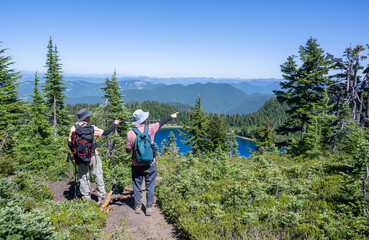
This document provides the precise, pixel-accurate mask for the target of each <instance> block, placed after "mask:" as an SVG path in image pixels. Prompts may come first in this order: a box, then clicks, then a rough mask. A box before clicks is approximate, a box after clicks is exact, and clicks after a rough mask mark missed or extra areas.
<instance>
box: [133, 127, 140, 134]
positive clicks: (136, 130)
mask: <svg viewBox="0 0 369 240" xmlns="http://www.w3.org/2000/svg"><path fill="white" fill-rule="evenodd" d="M132 130H133V131H134V132H135V133H136V135H139V134H141V132H140V131H138V129H137V128H136V127H135V128H133V129H132Z"/></svg>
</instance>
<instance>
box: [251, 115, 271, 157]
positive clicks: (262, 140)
mask: <svg viewBox="0 0 369 240" xmlns="http://www.w3.org/2000/svg"><path fill="white" fill-rule="evenodd" d="M263 124H264V126H263V127H258V128H257V136H256V137H254V141H255V143H256V147H257V150H258V151H261V152H264V151H269V150H274V149H275V144H274V140H275V135H274V132H273V129H272V128H271V127H270V122H269V120H267V121H265V122H264V123H263Z"/></svg>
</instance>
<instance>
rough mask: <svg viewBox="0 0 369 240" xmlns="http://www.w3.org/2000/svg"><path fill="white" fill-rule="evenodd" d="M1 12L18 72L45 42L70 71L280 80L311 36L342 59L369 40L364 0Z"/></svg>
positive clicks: (163, 1)
mask: <svg viewBox="0 0 369 240" xmlns="http://www.w3.org/2000/svg"><path fill="white" fill-rule="evenodd" d="M0 9H2V10H1V14H0V41H1V42H2V47H3V48H8V50H7V52H6V54H7V55H10V56H12V58H13V60H14V61H15V62H16V63H15V65H13V67H14V68H16V69H17V70H20V71H23V70H26V71H31V72H35V71H39V72H43V71H45V68H44V67H43V66H44V65H45V61H46V50H47V49H46V47H47V43H48V40H49V37H50V36H52V38H53V41H54V43H55V44H56V45H57V47H58V50H59V54H60V57H61V59H62V61H61V63H62V64H63V70H64V72H65V73H66V74H102V75H106V76H111V74H112V73H113V71H114V69H116V71H117V74H118V75H119V76H123V75H124V76H126V75H133V76H151V77H215V78H220V77H222V78H227V77H229V78H281V72H280V65H281V64H282V63H283V62H285V61H286V59H287V57H288V56H290V55H298V48H299V46H300V45H304V44H305V43H306V41H307V39H308V38H309V37H310V36H311V37H313V38H316V39H318V43H319V44H320V46H321V47H322V48H323V49H324V50H325V51H326V52H329V53H332V54H334V55H336V56H339V57H340V56H342V53H343V51H344V50H345V48H346V47H348V46H350V45H352V46H356V45H357V44H362V45H365V46H366V44H369V31H368V24H369V14H368V9H369V1H368V0H351V1H347V0H334V1H333V0H332V1H331V0H327V1H325V0H320V1H316V0H311V1H299V0H294V1H292V0H291V1H290V0H288V1H282V0H281V1H272V0H270V1H266V0H260V1H256V0H255V1H246V0H244V1H241V0H222V1H220V0H131V1H125V0H121V1H112V0H105V1H93V0H74V1H69V0H63V1H61V0H60V1H56V0H55V1H50V0H42V1H41V0H32V1H30V0H23V1H19V0H0ZM367 52H368V51H367Z"/></svg>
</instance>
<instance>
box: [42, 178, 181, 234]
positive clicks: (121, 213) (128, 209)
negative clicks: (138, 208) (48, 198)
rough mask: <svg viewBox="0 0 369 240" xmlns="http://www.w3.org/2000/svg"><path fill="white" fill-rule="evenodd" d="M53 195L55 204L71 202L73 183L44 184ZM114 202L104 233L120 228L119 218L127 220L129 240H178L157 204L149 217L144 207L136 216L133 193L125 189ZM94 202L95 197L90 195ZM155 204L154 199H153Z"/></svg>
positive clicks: (144, 199)
mask: <svg viewBox="0 0 369 240" xmlns="http://www.w3.org/2000/svg"><path fill="white" fill-rule="evenodd" d="M45 184H47V185H48V186H49V187H50V188H51V189H52V191H53V193H54V200H55V201H57V202H62V201H67V200H71V199H72V198H73V192H74V181H73V182H63V181H59V182H45ZM95 188H96V185H95V184H94V183H91V189H92V190H93V189H95ZM142 195H143V196H142V198H143V199H142V203H146V193H145V191H143V192H142ZM114 198H115V199H114V201H112V203H111V204H110V205H109V206H114V208H113V209H112V210H110V211H109V218H108V219H107V221H106V226H105V228H104V229H103V232H104V233H112V232H114V231H115V230H116V229H117V228H119V227H120V226H121V218H124V219H126V220H127V223H126V225H125V226H126V227H125V228H126V229H127V230H128V232H129V233H130V236H131V239H133V240H141V239H158V240H160V239H168V240H172V239H180V238H179V237H178V236H177V234H176V231H175V228H174V226H173V225H172V224H169V223H168V222H167V221H166V219H165V218H164V214H163V213H162V211H161V209H160V208H159V207H158V205H157V204H154V206H153V213H152V215H151V216H146V215H145V210H146V209H145V207H144V205H143V206H142V212H141V214H136V213H135V212H134V210H133V202H134V201H133V192H132V191H131V190H130V189H126V190H125V192H124V193H123V194H121V195H120V196H115V197H114ZM92 199H93V200H94V201H96V200H97V197H95V196H94V195H92ZM155 202H156V199H155Z"/></svg>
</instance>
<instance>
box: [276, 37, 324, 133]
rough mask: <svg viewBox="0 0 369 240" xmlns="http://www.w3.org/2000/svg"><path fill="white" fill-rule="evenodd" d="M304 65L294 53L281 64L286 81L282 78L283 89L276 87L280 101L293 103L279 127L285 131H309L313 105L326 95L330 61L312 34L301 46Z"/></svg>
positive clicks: (290, 104)
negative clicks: (284, 120)
mask: <svg viewBox="0 0 369 240" xmlns="http://www.w3.org/2000/svg"><path fill="white" fill-rule="evenodd" d="M299 53H300V61H301V62H302V65H301V66H298V64H297V63H296V61H295V56H289V57H288V58H287V62H285V63H284V64H282V65H281V71H282V73H283V75H282V76H283V78H284V79H285V81H283V82H281V84H280V85H281V88H282V90H280V91H274V93H275V94H276V96H277V99H278V101H280V102H281V103H287V104H288V106H289V107H290V108H289V109H288V110H287V112H288V114H289V117H288V119H287V121H286V122H285V123H284V124H283V126H282V127H281V128H280V129H279V130H280V131H281V132H283V133H295V132H301V133H304V132H306V128H307V123H308V121H309V119H310V117H311V114H312V109H314V108H315V109H316V106H317V105H320V104H321V102H322V99H323V92H324V88H325V86H327V85H328V84H329V83H330V80H329V78H328V77H327V74H328V71H329V68H330V61H329V60H327V59H326V58H325V56H324V50H323V49H321V48H319V44H318V43H317V40H316V39H313V38H309V40H308V41H307V42H306V45H305V46H300V50H299Z"/></svg>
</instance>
